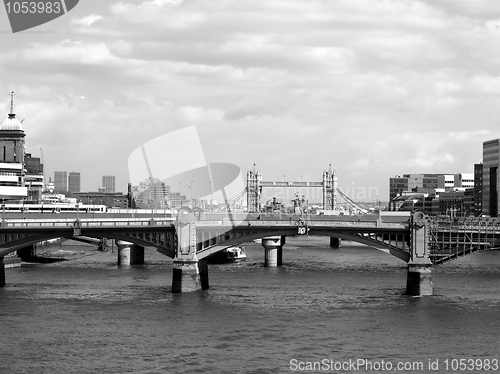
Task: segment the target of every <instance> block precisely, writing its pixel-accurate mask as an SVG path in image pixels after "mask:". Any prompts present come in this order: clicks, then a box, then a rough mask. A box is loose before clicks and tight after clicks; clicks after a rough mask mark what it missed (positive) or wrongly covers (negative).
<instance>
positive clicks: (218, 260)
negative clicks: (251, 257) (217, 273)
mask: <svg viewBox="0 0 500 374" xmlns="http://www.w3.org/2000/svg"><path fill="white" fill-rule="evenodd" d="M246 259H247V255H246V253H245V248H244V247H241V246H234V247H229V248H226V249H223V250H222V251H219V252H217V253H214V254H213V255H211V256H210V257H208V258H207V262H208V263H211V264H229V263H233V262H241V261H245V260H246Z"/></svg>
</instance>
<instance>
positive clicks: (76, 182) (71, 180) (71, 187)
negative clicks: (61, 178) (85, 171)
mask: <svg viewBox="0 0 500 374" xmlns="http://www.w3.org/2000/svg"><path fill="white" fill-rule="evenodd" d="M68 191H69V192H80V173H78V172H76V171H72V172H70V173H69V175H68Z"/></svg>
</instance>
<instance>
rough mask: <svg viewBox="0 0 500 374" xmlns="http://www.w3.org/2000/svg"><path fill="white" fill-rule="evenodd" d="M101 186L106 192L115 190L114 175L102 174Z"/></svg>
mask: <svg viewBox="0 0 500 374" xmlns="http://www.w3.org/2000/svg"><path fill="white" fill-rule="evenodd" d="M102 187H104V192H107V193H113V192H115V176H114V175H104V176H103V177H102Z"/></svg>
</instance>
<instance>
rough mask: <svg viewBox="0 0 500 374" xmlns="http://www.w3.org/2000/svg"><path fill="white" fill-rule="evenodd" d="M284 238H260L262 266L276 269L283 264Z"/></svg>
mask: <svg viewBox="0 0 500 374" xmlns="http://www.w3.org/2000/svg"><path fill="white" fill-rule="evenodd" d="M285 238H286V236H284V235H283V236H270V237H267V238H262V246H263V247H264V266H265V267H276V266H281V265H282V264H283V246H284V245H285Z"/></svg>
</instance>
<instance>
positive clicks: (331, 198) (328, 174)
mask: <svg viewBox="0 0 500 374" xmlns="http://www.w3.org/2000/svg"><path fill="white" fill-rule="evenodd" d="M264 187H265V188H270V187H281V188H303V187H314V188H321V189H322V196H323V210H334V209H336V208H337V190H338V188H337V173H336V171H335V170H333V169H332V165H331V164H330V165H329V167H328V170H325V171H324V172H323V179H322V181H320V182H306V181H275V182H269V181H263V180H262V172H261V171H260V169H259V168H257V167H256V166H255V164H254V165H253V169H252V170H249V171H248V172H247V207H248V212H249V213H255V212H260V199H261V197H262V189H263V188H264Z"/></svg>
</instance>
